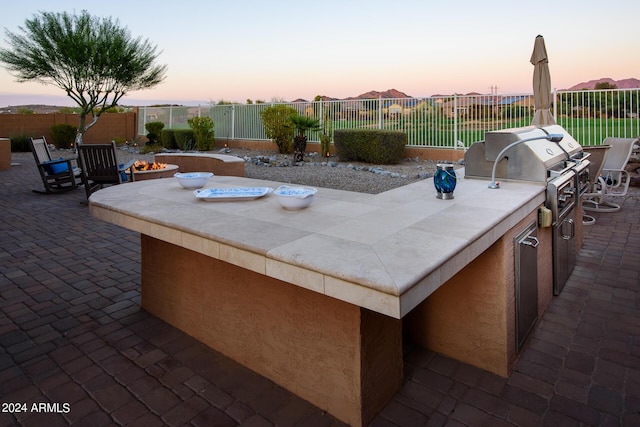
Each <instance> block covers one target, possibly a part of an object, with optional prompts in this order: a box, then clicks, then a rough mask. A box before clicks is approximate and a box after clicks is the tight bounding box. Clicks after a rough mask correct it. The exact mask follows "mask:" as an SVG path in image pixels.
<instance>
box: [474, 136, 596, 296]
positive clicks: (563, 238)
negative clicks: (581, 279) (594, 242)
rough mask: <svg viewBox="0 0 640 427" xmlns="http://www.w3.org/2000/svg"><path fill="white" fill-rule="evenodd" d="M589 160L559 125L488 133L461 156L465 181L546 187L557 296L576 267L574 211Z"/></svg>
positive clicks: (495, 184)
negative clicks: (476, 180) (473, 179)
mask: <svg viewBox="0 0 640 427" xmlns="http://www.w3.org/2000/svg"><path fill="white" fill-rule="evenodd" d="M588 157H589V154H587V153H585V152H584V151H583V150H582V147H581V146H580V144H578V142H577V141H576V140H575V139H573V137H572V136H571V135H569V133H568V132H567V131H565V130H564V129H563V128H562V126H559V125H551V126H544V127H534V126H529V127H523V128H515V129H503V130H499V131H492V132H487V133H486V134H485V140H484V141H481V142H476V143H474V144H473V145H472V146H471V147H470V148H469V150H468V151H467V153H466V154H465V178H490V179H491V184H490V185H489V187H490V188H494V189H497V188H499V187H500V184H499V183H498V182H496V179H502V180H520V181H532V182H539V183H540V184H541V185H545V186H546V203H545V205H546V207H547V208H549V209H550V210H551V215H552V220H553V221H552V234H553V264H554V266H553V269H554V280H553V292H554V294H555V295H558V294H559V293H560V291H561V290H562V287H563V286H564V284H565V282H566V281H567V279H568V278H569V275H570V274H571V271H572V270H573V267H574V265H575V246H576V245H575V241H574V240H573V238H574V235H575V221H576V218H575V207H576V206H578V205H579V203H580V196H581V195H582V193H584V192H585V191H586V188H587V183H588V180H589V160H588ZM499 191H508V190H499ZM580 220H581V219H580Z"/></svg>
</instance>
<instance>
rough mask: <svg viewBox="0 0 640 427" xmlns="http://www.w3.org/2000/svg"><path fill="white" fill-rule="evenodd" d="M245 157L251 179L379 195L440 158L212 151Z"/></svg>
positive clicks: (429, 172)
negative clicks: (353, 158)
mask: <svg viewBox="0 0 640 427" xmlns="http://www.w3.org/2000/svg"><path fill="white" fill-rule="evenodd" d="M212 153H219V154H227V155H230V156H237V157H241V158H243V159H244V160H245V176H246V177H247V178H255V179H264V180H269V181H277V182H283V183H289V184H298V185H308V186H313V187H325V188H334V189H340V190H347V191H356V192H361V193H371V194H377V193H381V192H383V191H388V190H391V189H394V188H397V187H401V186H403V185H407V184H410V183H412V182H416V181H420V180H422V179H426V178H430V177H432V176H433V173H434V172H435V169H436V164H437V163H439V162H438V161H432V160H421V159H417V158H412V159H403V160H402V161H401V162H400V163H399V164H397V165H375V164H370V163H363V162H342V161H340V159H339V158H338V157H336V156H332V157H330V158H329V159H325V158H322V157H321V156H320V155H318V154H317V153H307V154H306V155H305V158H304V162H300V163H294V162H293V155H291V154H289V155H283V154H279V153H277V152H276V151H275V150H274V151H263V150H248V149H240V148H231V149H227V150H220V151H212ZM153 156H154V155H153V154H144V155H143V154H134V153H129V152H127V151H122V153H121V155H119V157H121V160H125V159H129V158H135V159H138V160H146V161H153Z"/></svg>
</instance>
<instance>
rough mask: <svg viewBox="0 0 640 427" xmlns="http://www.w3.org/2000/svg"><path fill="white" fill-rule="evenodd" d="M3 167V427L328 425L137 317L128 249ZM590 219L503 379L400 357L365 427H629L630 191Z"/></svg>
mask: <svg viewBox="0 0 640 427" xmlns="http://www.w3.org/2000/svg"><path fill="white" fill-rule="evenodd" d="M13 161H15V162H19V163H21V165H20V166H14V167H12V168H11V169H10V170H8V171H0V404H1V405H2V406H1V408H0V426H12V425H25V426H47V427H54V426H57V425H68V424H73V425H86V426H91V427H97V426H103V425H104V426H106V425H128V426H154V425H158V426H161V425H169V426H181V425H193V426H235V425H243V426H270V425H279V426H293V425H300V426H332V425H341V423H339V422H338V421H336V420H335V419H333V418H332V417H330V416H329V415H327V414H325V413H324V412H323V411H321V410H319V409H318V408H316V407H314V406H312V405H310V404H309V403H307V402H305V401H303V400H301V399H299V398H297V397H296V396H294V395H293V394H291V393H289V392H287V391H286V390H284V389H282V388H281V387H279V386H277V385H275V384H274V383H272V382H271V381H269V380H267V379H264V378H262V377H260V376H259V375H256V374H254V373H253V372H251V371H249V370H247V369H245V368H243V367H242V366H240V365H238V364H237V363H235V362H233V361H231V360H229V359H228V358H226V357H224V356H222V355H221V354H219V353H217V352H215V351H213V350H211V349H209V348H207V347H206V346H204V345H202V344H200V343H198V342H197V341H195V340H194V339H192V338H190V337H189V336H187V335H185V334H183V333H182V332H180V331H178V330H176V329H175V328H173V327H171V326H169V325H167V324H165V323H164V322H162V321H160V320H158V319H156V318H154V317H153V316H151V315H149V314H148V313H146V312H144V311H142V310H141V309H140V306H139V304H140V294H139V288H140V263H139V261H140V257H139V251H140V248H139V236H138V235H137V234H136V233H133V232H130V231H128V230H124V229H122V228H119V227H116V226H114V225H111V224H107V223H104V222H101V221H97V220H95V219H93V218H91V217H90V216H89V214H88V209H87V207H86V206H83V205H81V204H80V202H81V201H83V200H84V199H85V194H84V191H83V190H82V189H79V190H78V191H75V192H72V193H67V194H61V195H51V196H47V195H40V194H35V193H32V192H31V189H32V188H36V187H39V186H40V185H41V183H40V179H39V176H38V173H37V171H36V168H35V164H34V162H33V157H32V156H31V154H30V153H26V154H25V153H22V154H14V158H13ZM596 216H597V224H596V225H594V226H591V227H586V228H585V242H584V246H583V249H582V250H581V251H580V253H579V256H578V262H577V266H576V268H575V270H574V272H573V274H572V276H571V278H570V280H569V282H568V283H567V285H566V286H565V288H564V290H563V292H562V294H561V295H560V296H559V297H555V298H554V299H553V301H552V303H551V305H550V306H549V309H548V310H547V312H546V313H545V314H544V316H543V318H542V320H541V322H540V325H539V327H538V329H537V330H536V331H535V333H534V336H533V337H532V339H531V341H530V343H529V345H528V347H527V348H526V350H524V351H523V352H522V355H521V359H520V360H519V362H518V364H517V366H516V368H515V370H514V372H513V373H512V374H511V376H510V377H509V378H507V379H504V378H500V377H498V376H496V375H493V374H490V373H487V372H485V371H482V370H479V369H477V368H474V367H471V366H469V365H465V364H462V363H458V362H456V361H454V360H451V359H449V358H446V357H442V356H440V355H437V354H434V353H432V352H429V351H425V350H421V349H413V350H411V351H410V352H408V354H407V355H406V359H405V383H404V386H403V388H402V389H401V390H400V391H399V392H398V393H397V394H396V396H395V397H394V399H393V400H392V401H391V402H390V403H389V404H388V405H387V406H386V408H384V409H383V410H382V411H381V412H380V414H379V415H378V416H377V417H376V419H375V420H374V422H373V423H372V425H374V426H396V425H399V426H413V425H428V426H432V425H433V426H439V425H447V426H462V425H468V426H508V425H518V426H537V425H548V426H578V425H599V426H623V425H624V426H632V425H640V316H639V314H638V310H637V309H638V298H639V291H640V227H639V225H640V191H639V190H638V189H633V190H632V194H631V195H630V196H628V197H626V198H625V199H624V200H623V208H622V210H621V211H620V212H618V213H613V214H598V215H596ZM34 403H36V406H35V407H34V406H33V404H34ZM16 404H18V405H16ZM18 410H20V411H21V412H17V411H18ZM38 411H40V412H38Z"/></svg>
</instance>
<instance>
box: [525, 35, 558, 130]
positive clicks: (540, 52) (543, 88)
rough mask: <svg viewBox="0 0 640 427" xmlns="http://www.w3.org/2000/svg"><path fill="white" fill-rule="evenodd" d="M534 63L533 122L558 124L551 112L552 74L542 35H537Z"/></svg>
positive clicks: (537, 124) (534, 47)
mask: <svg viewBox="0 0 640 427" xmlns="http://www.w3.org/2000/svg"><path fill="white" fill-rule="evenodd" d="M531 63H532V64H533V67H534V68H533V102H534V104H535V113H534V115H533V120H532V121H531V124H532V125H534V126H547V125H554V124H556V121H555V119H554V118H553V115H552V114H551V74H550V73H549V58H548V57H547V48H546V47H545V45H544V38H543V37H542V36H538V37H536V42H535V44H534V46H533V53H532V54H531Z"/></svg>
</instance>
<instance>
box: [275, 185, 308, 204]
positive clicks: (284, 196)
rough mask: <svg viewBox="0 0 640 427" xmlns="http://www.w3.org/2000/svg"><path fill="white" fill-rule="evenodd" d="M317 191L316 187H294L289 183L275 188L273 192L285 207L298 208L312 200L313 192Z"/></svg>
mask: <svg viewBox="0 0 640 427" xmlns="http://www.w3.org/2000/svg"><path fill="white" fill-rule="evenodd" d="M317 192H318V190H317V189H316V188H311V187H294V186H290V185H281V186H280V187H278V188H276V189H275V191H274V192H273V194H275V195H276V196H277V197H278V201H279V202H280V204H281V205H282V207H283V208H285V209H290V210H298V209H304V208H306V207H307V206H309V205H310V204H311V202H313V199H314V196H315V194H316V193H317Z"/></svg>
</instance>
